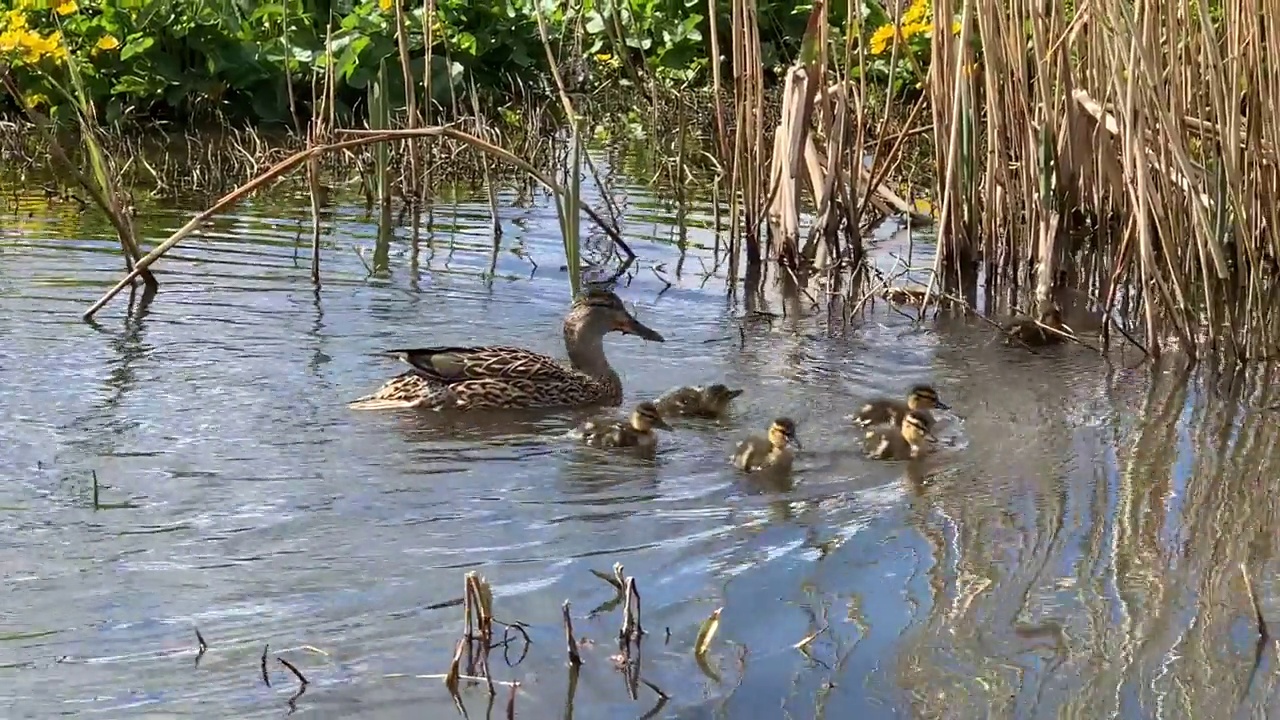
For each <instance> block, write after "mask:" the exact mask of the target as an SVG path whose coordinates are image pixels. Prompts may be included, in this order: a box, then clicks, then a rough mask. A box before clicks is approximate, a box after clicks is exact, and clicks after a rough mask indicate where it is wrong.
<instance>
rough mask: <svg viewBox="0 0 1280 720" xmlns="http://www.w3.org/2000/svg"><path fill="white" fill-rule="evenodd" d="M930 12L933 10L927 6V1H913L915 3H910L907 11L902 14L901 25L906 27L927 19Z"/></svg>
mask: <svg viewBox="0 0 1280 720" xmlns="http://www.w3.org/2000/svg"><path fill="white" fill-rule="evenodd" d="M932 12H933V8H932V7H930V6H929V0H915V2H913V3H911V7H909V8H907V11H906V12H905V13H903V14H902V25H903V27H906V26H907V25H911V24H913V23H918V22H920V21H921V20H923V19H925V18H926V17H929V15H931V14H932Z"/></svg>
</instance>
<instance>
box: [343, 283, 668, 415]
mask: <svg viewBox="0 0 1280 720" xmlns="http://www.w3.org/2000/svg"><path fill="white" fill-rule="evenodd" d="M611 332H620V333H624V334H626V335H638V336H640V337H642V338H644V339H645V340H653V341H654V342H663V337H662V335H660V334H658V332H657V331H656V330H653V329H651V328H649V327H648V326H647V325H645V324H644V323H642V322H640V321H639V320H637V319H636V318H635V317H634V316H633V315H632V314H631V313H630V312H628V311H627V309H626V307H625V306H623V304H622V300H621V299H620V298H619V297H618V296H617V295H615V294H614V293H612V292H610V291H609V290H604V289H599V288H592V289H588V290H586V291H585V292H583V293H582V294H581V295H579V296H578V298H577V299H575V300H574V301H573V306H572V307H571V308H570V309H569V313H568V315H566V316H565V319H564V346H565V350H567V351H568V355H569V365H570V366H569V367H566V366H565V365H562V364H561V363H560V362H558V361H557V360H556V359H555V358H552V357H550V356H548V355H543V354H541V353H536V352H533V351H532V350H525V349H524V348H518V347H509V346H499V345H490V346H479V347H428V348H414V349H409V350H391V351H389V354H391V355H394V356H395V357H398V358H399V359H401V360H403V361H405V362H407V363H409V365H411V366H413V369H412V370H409V371H407V372H404V373H402V374H400V375H398V376H396V377H394V378H392V379H391V380H388V381H387V382H386V383H385V384H384V385H383V386H382V387H381V388H379V389H378V390H377V392H375V393H373V394H372V395H366V396H364V397H362V398H360V399H358V400H356V401H354V402H352V403H351V404H350V407H351V408H353V409H356V410H382V409H387V408H427V409H430V410H481V409H494V408H505V409H514V408H557V407H577V406H584V405H597V404H603V405H618V404H619V403H621V402H622V379H621V378H619V377H618V373H617V372H615V371H614V369H613V368H612V367H610V366H609V361H608V359H606V358H605V355H604V336H605V335H608V334H609V333H611Z"/></svg>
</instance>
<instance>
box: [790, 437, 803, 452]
mask: <svg viewBox="0 0 1280 720" xmlns="http://www.w3.org/2000/svg"><path fill="white" fill-rule="evenodd" d="M787 440H788V441H789V442H790V443H791V444H792V445H795V446H796V449H797V450H803V449H804V443H802V442H800V437H799V436H798V435H788V436H787Z"/></svg>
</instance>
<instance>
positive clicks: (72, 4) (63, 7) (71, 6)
mask: <svg viewBox="0 0 1280 720" xmlns="http://www.w3.org/2000/svg"><path fill="white" fill-rule="evenodd" d="M79 9H80V6H78V5H76V0H63V2H62V3H61V4H59V5H58V7H56V8H54V9H53V11H54V12H56V13H58V14H59V15H62V16H66V15H70V14H71V13H73V12H75V11H76V10H79Z"/></svg>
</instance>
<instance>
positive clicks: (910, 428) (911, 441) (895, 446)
mask: <svg viewBox="0 0 1280 720" xmlns="http://www.w3.org/2000/svg"><path fill="white" fill-rule="evenodd" d="M867 441H868V443H867V455H868V456H869V457H872V458H875V459H876V460H911V459H912V458H918V457H921V456H923V455H925V454H927V453H928V452H929V451H930V450H931V449H932V444H933V443H935V442H937V438H935V437H934V435H933V418H932V417H930V416H929V414H928V413H927V412H925V411H923V410H912V411H911V412H909V413H907V414H906V415H905V416H903V418H902V425H901V426H899V427H896V428H892V429H888V430H884V431H882V432H870V433H867Z"/></svg>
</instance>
